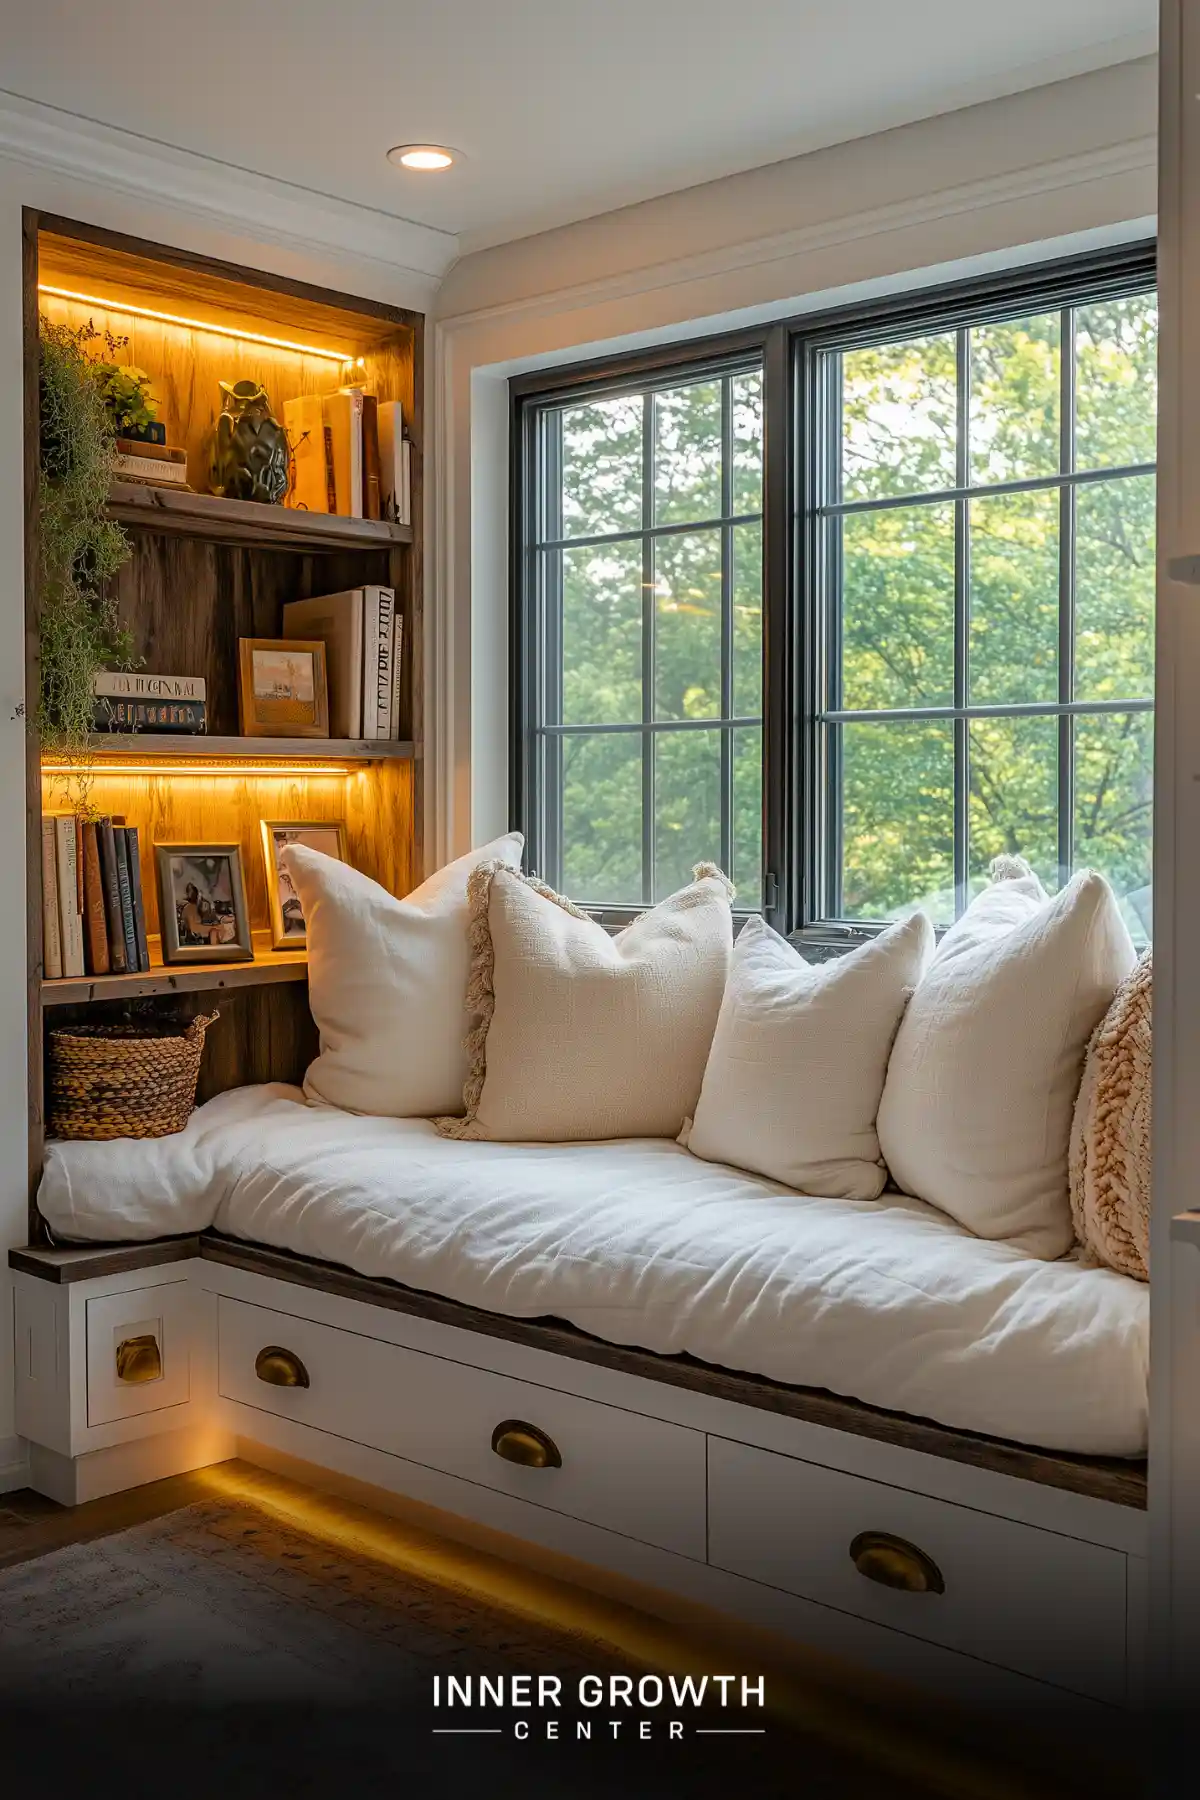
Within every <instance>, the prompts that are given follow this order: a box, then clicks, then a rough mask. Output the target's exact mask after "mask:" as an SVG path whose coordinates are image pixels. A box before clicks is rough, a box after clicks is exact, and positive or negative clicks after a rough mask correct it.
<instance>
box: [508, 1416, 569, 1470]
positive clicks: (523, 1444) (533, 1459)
mask: <svg viewBox="0 0 1200 1800" xmlns="http://www.w3.org/2000/svg"><path fill="white" fill-rule="evenodd" d="M492 1449H493V1450H494V1451H495V1452H496V1455H497V1456H502V1457H503V1458H504V1460H505V1462H511V1463H520V1464H521V1467H522V1468H525V1469H561V1468H562V1456H561V1454H560V1452H559V1448H558V1445H557V1444H556V1443H555V1441H554V1439H553V1438H552V1437H549V1436H548V1435H547V1434H546V1432H544V1431H539V1430H538V1428H537V1426H536V1425H527V1424H526V1423H525V1420H524V1419H502V1420H501V1422H500V1424H499V1425H497V1427H496V1429H495V1431H493V1433H492Z"/></svg>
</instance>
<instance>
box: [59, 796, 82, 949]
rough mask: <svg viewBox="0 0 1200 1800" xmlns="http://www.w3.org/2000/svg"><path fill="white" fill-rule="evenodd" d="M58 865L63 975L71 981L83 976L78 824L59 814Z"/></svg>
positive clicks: (64, 814)
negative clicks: (77, 976) (76, 839)
mask: <svg viewBox="0 0 1200 1800" xmlns="http://www.w3.org/2000/svg"><path fill="white" fill-rule="evenodd" d="M54 833H55V839H54V841H55V850H56V853H57V862H58V925H59V931H60V934H61V937H62V971H63V974H64V975H66V976H68V977H70V976H72V975H82V974H83V919H82V917H81V915H80V911H79V852H78V849H77V847H76V843H75V820H74V818H73V817H72V816H71V815H70V814H69V813H59V814H57V815H56V817H55V820H54Z"/></svg>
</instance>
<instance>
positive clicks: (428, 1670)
mask: <svg viewBox="0 0 1200 1800" xmlns="http://www.w3.org/2000/svg"><path fill="white" fill-rule="evenodd" d="M643 1672H644V1671H642V1670H640V1669H638V1668H636V1667H635V1666H634V1665H632V1664H631V1663H629V1662H628V1661H626V1660H623V1659H622V1656H621V1654H620V1652H618V1651H616V1650H615V1649H614V1647H613V1646H612V1645H611V1644H607V1643H600V1642H597V1641H594V1640H592V1639H590V1638H586V1637H583V1636H580V1635H573V1634H571V1633H569V1632H566V1631H559V1630H542V1629H540V1628H538V1627H536V1626H535V1625H531V1624H530V1622H529V1621H527V1620H525V1619H522V1618H517V1617H514V1616H510V1615H508V1614H506V1613H504V1612H502V1611H500V1610H498V1609H495V1608H493V1607H490V1606H489V1605H488V1604H487V1603H485V1602H481V1601H480V1599H479V1598H478V1597H476V1596H474V1595H472V1594H471V1593H469V1592H466V1591H462V1590H458V1589H456V1588H453V1587H450V1586H447V1585H442V1584H440V1583H437V1582H434V1581H425V1580H422V1579H421V1578H420V1577H418V1576H415V1575H412V1574H409V1573H407V1572H404V1573H399V1572H397V1571H396V1570H394V1569H391V1568H388V1567H386V1566H384V1565H382V1564H380V1563H378V1562H375V1561H374V1560H371V1559H368V1558H367V1557H365V1556H360V1555H358V1554H357V1553H356V1552H355V1551H354V1550H353V1549H352V1548H348V1547H346V1546H345V1545H343V1544H340V1543H338V1542H335V1541H331V1540H330V1539H327V1538H325V1537H322V1536H317V1535H310V1534H308V1533H306V1532H304V1531H301V1530H298V1529H294V1528H293V1527H292V1526H290V1525H288V1524H281V1523H280V1522H279V1521H278V1520H277V1519H276V1518H275V1517H273V1516H272V1515H271V1514H270V1513H269V1512H267V1511H266V1510H263V1509H260V1508H259V1507H257V1506H255V1505H254V1504H252V1503H250V1502H246V1501H242V1500H237V1501H228V1500H223V1499H222V1500H211V1501H202V1502H200V1503H197V1504H194V1505H189V1506H186V1507H184V1508H182V1509H181V1510H179V1511H177V1512H174V1513H170V1514H168V1515H166V1516H165V1517H162V1518H159V1519H155V1520H153V1521H151V1522H150V1523H147V1524H143V1525H138V1526H135V1527H133V1528H131V1529H129V1530H125V1531H120V1532H117V1533H115V1534H114V1535H112V1536H110V1537H106V1538H100V1539H96V1540H93V1541H92V1542H89V1543H80V1544H75V1545H72V1546H71V1547H69V1548H66V1549H60V1550H55V1551H53V1552H51V1553H49V1554H47V1555H44V1556H41V1557H38V1558H36V1559H34V1560H32V1561H29V1562H25V1563H21V1564H18V1565H16V1566H15V1567H13V1568H10V1569H8V1570H7V1571H5V1572H3V1573H0V1753H3V1754H4V1755H7V1756H11V1755H12V1754H14V1753H16V1754H18V1755H19V1759H20V1765H21V1766H24V1767H26V1768H28V1769H29V1771H30V1772H31V1773H32V1772H33V1771H34V1770H35V1769H36V1777H37V1781H36V1788H37V1791H38V1792H39V1793H44V1794H47V1795H55V1794H58V1793H65V1792H67V1791H68V1787H67V1784H68V1783H71V1784H75V1783H81V1784H86V1786H81V1788H80V1789H79V1791H85V1792H86V1791H95V1789H96V1786H97V1784H98V1783H99V1784H100V1786H101V1788H102V1791H104V1792H106V1793H107V1792H113V1793H117V1792H120V1793H121V1794H122V1795H124V1796H130V1795H140V1794H142V1793H145V1794H147V1795H151V1794H153V1795H154V1796H156V1800H162V1796H164V1795H166V1796H172V1797H174V1796H178V1795H190V1794H192V1793H196V1794H200V1793H203V1794H205V1795H206V1796H212V1795H214V1792H215V1794H216V1796H217V1800H224V1796H226V1795H229V1794H232V1793H238V1794H241V1793H246V1794H253V1795H256V1796H263V1797H270V1796H274V1795H276V1794H278V1795H281V1796H282V1795H287V1796H289V1797H291V1796H295V1795H307V1794H310V1793H311V1794H321V1795H328V1794H329V1792H330V1786H331V1784H336V1786H337V1789H338V1791H339V1792H341V1791H344V1792H346V1793H348V1794H351V1795H353V1796H355V1797H356V1800H357V1797H358V1796H372V1797H373V1796H375V1795H380V1796H384V1795H386V1796H389V1797H391V1796H398V1795H400V1794H402V1793H403V1794H413V1795H421V1796H424V1795H442V1794H446V1795H451V1794H453V1795H456V1796H457V1795H458V1794H460V1793H461V1792H462V1791H463V1789H464V1788H465V1787H466V1786H468V1785H469V1786H472V1787H473V1786H475V1785H477V1784H478V1783H480V1782H486V1784H487V1792H488V1795H489V1800H490V1797H491V1796H496V1795H506V1794H509V1793H511V1794H513V1795H516V1794H518V1793H519V1794H522V1795H528V1793H529V1791H530V1788H531V1787H532V1786H535V1785H536V1788H537V1790H538V1793H539V1800H541V1797H542V1796H545V1797H547V1800H557V1797H558V1796H563V1797H564V1800H565V1797H566V1796H570V1797H571V1800H590V1797H591V1796H593V1795H595V1796H600V1795H604V1796H610V1795H616V1794H620V1795H621V1796H626V1795H642V1794H646V1795H657V1796H662V1797H663V1800H674V1796H676V1795H679V1796H688V1795H693V1794H695V1795H705V1794H713V1795H716V1794H720V1795H721V1796H722V1800H728V1794H729V1790H730V1786H731V1784H734V1785H737V1786H740V1787H743V1788H744V1789H745V1790H746V1791H748V1792H752V1793H754V1794H755V1795H764V1796H766V1795H774V1794H780V1795H783V1794H785V1793H786V1794H788V1795H789V1797H794V1796H795V1794H796V1793H797V1791H803V1793H804V1794H805V1795H806V1796H809V1797H812V1800H818V1797H820V1800H823V1797H824V1796H827V1795H828V1796H834V1795H837V1796H839V1800H856V1797H857V1796H860V1795H861V1796H863V1797H864V1800H865V1797H866V1796H868V1795H869V1796H872V1797H874V1796H892V1795H895V1796H897V1797H899V1796H901V1795H907V1796H910V1797H912V1800H915V1796H912V1790H908V1789H903V1788H901V1787H899V1786H897V1785H895V1784H893V1783H892V1782H890V1781H888V1780H886V1779H885V1778H883V1777H880V1776H879V1775H877V1774H874V1773H871V1772H864V1771H863V1770H862V1769H860V1768H858V1767H855V1766H852V1765H848V1764H847V1763H846V1761H845V1760H844V1759H842V1758H839V1757H838V1756H836V1755H834V1754H833V1753H831V1752H830V1751H828V1750H827V1749H826V1748H825V1747H824V1746H822V1745H819V1744H815V1743H809V1742H808V1741H806V1740H803V1739H800V1738H798V1737H797V1735H796V1734H794V1733H791V1732H788V1731H786V1729H785V1728H783V1727H781V1726H776V1725H774V1724H770V1723H768V1728H767V1730H766V1731H765V1732H764V1733H763V1735H746V1736H733V1735H726V1734H725V1733H724V1732H722V1733H721V1735H697V1730H698V1728H704V1729H706V1730H707V1729H712V1728H718V1727H720V1726H721V1725H722V1724H724V1725H725V1726H729V1725H735V1724H746V1725H749V1724H753V1725H755V1726H759V1727H761V1726H762V1724H763V1720H762V1718H761V1716H759V1717H755V1718H753V1719H751V1718H749V1717H747V1716H746V1715H741V1714H739V1715H737V1716H736V1717H733V1718H731V1717H730V1716H729V1715H728V1714H724V1715H717V1714H709V1712H708V1710H707V1709H703V1710H702V1712H701V1713H699V1714H698V1713H696V1712H695V1711H693V1710H691V1709H683V1710H680V1709H676V1708H673V1707H671V1706H669V1705H668V1706H666V1707H657V1708H653V1709H647V1708H642V1707H638V1706H637V1705H636V1704H635V1706H634V1707H633V1708H632V1709H631V1710H630V1709H623V1708H621V1707H617V1708H615V1709H614V1708H611V1707H609V1706H603V1707H600V1708H598V1709H592V1710H591V1711H590V1713H589V1715H588V1716H589V1718H590V1721H591V1725H592V1737H591V1738H590V1739H580V1738H579V1737H577V1736H576V1735H575V1728H574V1727H575V1720H576V1719H577V1718H578V1717H579V1716H580V1711H579V1708H578V1707H577V1706H576V1705H575V1704H574V1695H575V1693H576V1692H577V1688H578V1682H579V1678H580V1677H581V1676H586V1675H592V1676H595V1675H600V1676H602V1677H603V1678H604V1680H605V1681H606V1682H607V1680H608V1677H609V1676H610V1675H612V1674H622V1673H628V1674H632V1675H633V1676H634V1678H635V1680H636V1678H637V1676H638V1675H640V1674H641V1673H643ZM481 1675H488V1676H491V1677H493V1678H495V1677H497V1676H504V1677H506V1678H510V1677H511V1676H513V1675H530V1676H532V1677H533V1678H534V1681H533V1684H532V1685H533V1688H534V1690H536V1685H537V1678H538V1677H539V1676H547V1677H558V1678H560V1679H561V1681H562V1684H563V1686H562V1692H563V1695H564V1696H566V1697H569V1698H565V1699H564V1703H563V1707H562V1710H561V1712H560V1713H559V1714H558V1718H559V1732H560V1735H559V1736H558V1738H557V1739H555V1740H553V1741H551V1740H548V1739H547V1737H546V1735H545V1719H546V1716H547V1715H546V1714H544V1713H539V1712H537V1711H536V1710H533V1711H530V1712H522V1711H521V1710H520V1709H516V1710H514V1709H512V1708H505V1709H503V1710H501V1711H496V1710H495V1709H493V1710H492V1711H490V1712H484V1711H481V1710H479V1709H478V1708H475V1709H472V1710H471V1711H470V1712H468V1713H466V1714H465V1715H464V1714H462V1713H455V1714H453V1715H451V1714H447V1713H446V1712H445V1711H444V1710H438V1709H435V1707H434V1705H433V1693H434V1681H435V1677H436V1678H440V1680H441V1684H442V1686H441V1692H442V1693H445V1692H446V1679H447V1678H448V1677H449V1676H458V1677H459V1678H460V1680H461V1679H463V1678H465V1677H466V1676H470V1677H472V1678H473V1679H474V1681H475V1682H476V1684H477V1683H478V1681H479V1678H480V1676H481ZM477 1691H478V1690H477V1689H476V1692H477ZM614 1712H615V1713H619V1714H621V1728H620V1732H619V1733H618V1734H617V1736H616V1738H614V1737H613V1736H612V1735H610V1719H611V1718H612V1717H613V1716H614ZM668 1716H680V1717H683V1718H685V1729H684V1734H683V1739H682V1741H668V1737H667V1732H668V1727H667V1719H668ZM641 1718H649V1719H650V1721H651V1732H650V1735H649V1737H648V1738H646V1737H644V1736H643V1735H642V1734H641V1732H640V1728H639V1720H640V1719H641ZM522 1719H525V1720H528V1721H529V1722H530V1729H529V1735H528V1736H527V1737H521V1736H518V1735H517V1724H518V1721H520V1720H522ZM449 1725H454V1726H460V1727H463V1728H468V1729H464V1731H463V1734H462V1735H457V1734H456V1735H447V1734H446V1729H445V1728H446V1727H447V1726H449ZM33 1746H36V1759H35V1760H34V1761H31V1760H30V1757H31V1750H32V1747H33ZM13 1766H14V1764H13V1763H12V1762H11V1761H7V1762H6V1761H4V1760H3V1758H2V1756H0V1767H8V1768H10V1769H11V1768H12V1767H13ZM118 1780H119V1782H120V1786H119V1787H118V1785H117V1782H118ZM14 1791H15V1790H14ZM30 1791H32V1790H30Z"/></svg>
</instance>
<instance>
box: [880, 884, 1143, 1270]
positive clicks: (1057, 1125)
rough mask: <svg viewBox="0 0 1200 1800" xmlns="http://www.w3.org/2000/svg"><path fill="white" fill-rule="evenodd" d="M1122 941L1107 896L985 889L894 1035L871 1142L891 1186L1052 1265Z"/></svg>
mask: <svg viewBox="0 0 1200 1800" xmlns="http://www.w3.org/2000/svg"><path fill="white" fill-rule="evenodd" d="M1134 961H1135V956H1134V949H1133V945H1132V943H1131V942H1130V938H1129V933H1128V931H1127V930H1126V929H1125V924H1124V921H1123V920H1122V918H1121V913H1120V909H1119V907H1118V906H1117V902H1116V900H1115V898H1114V897H1113V893H1112V889H1111V888H1110V887H1109V885H1108V883H1107V882H1106V881H1105V880H1104V879H1103V877H1102V876H1100V875H1095V874H1092V873H1090V872H1085V873H1082V874H1079V875H1076V876H1075V877H1074V878H1073V879H1072V880H1071V881H1069V882H1068V883H1067V885H1066V887H1064V888H1063V889H1062V891H1061V892H1060V893H1058V894H1056V895H1055V896H1054V898H1053V899H1052V900H1048V899H1047V898H1046V895H1045V892H1044V890H1043V889H1042V886H1041V883H1040V882H1039V881H1038V879H1037V877H1036V876H1035V875H1032V874H1030V873H1026V874H1025V875H1024V876H1023V877H1021V878H1019V879H1008V880H999V881H997V882H995V883H994V884H993V885H992V886H991V887H989V888H986V889H985V890H984V892H983V893H982V894H980V896H979V898H978V899H977V900H975V901H974V902H973V903H972V905H971V906H969V907H968V908H967V911H966V912H965V913H964V914H963V916H962V918H961V919H959V921H958V922H957V924H955V925H953V926H952V927H951V928H950V930H949V931H948V932H947V933H946V935H945V937H944V938H943V939H942V941H941V943H940V945H939V946H938V949H937V953H936V955H935V956H934V958H933V961H932V962H931V963H930V965H929V968H928V971H927V972H926V974H925V977H924V979H923V980H922V981H921V982H920V983H919V985H918V987H917V990H916V992H915V993H914V995H913V997H912V999H911V1000H910V1002H909V1005H908V1011H907V1012H906V1013H905V1015H904V1019H903V1022H902V1023H901V1026H900V1029H899V1031H898V1032H897V1034H896V1043H895V1046H894V1048H893V1050H892V1055H891V1061H890V1062H889V1063H888V1072H887V1081H886V1082H885V1084H884V1089H883V1099H882V1101H881V1103H880V1107H879V1143H880V1147H881V1149H882V1150H883V1155H884V1159H885V1161H886V1162H887V1165H888V1168H889V1169H890V1170H891V1172H892V1175H893V1177H894V1178H895V1180H896V1182H897V1184H898V1186H900V1187H901V1188H903V1190H904V1191H905V1193H909V1194H915V1195H917V1196H918V1197H919V1198H920V1199H922V1200H927V1201H928V1202H929V1203H930V1205H932V1206H937V1207H940V1208H941V1210H942V1211H943V1212H946V1213H949V1214H950V1216H951V1217H952V1218H955V1219H957V1220H958V1221H959V1223H960V1224H962V1225H965V1226H966V1227H967V1229H968V1230H969V1231H973V1232H975V1234H976V1235H977V1236H978V1237H983V1238H1007V1239H1009V1240H1010V1241H1011V1242H1013V1243H1014V1244H1016V1245H1017V1246H1018V1247H1019V1248H1020V1249H1022V1250H1024V1251H1026V1252H1027V1253H1028V1254H1029V1255H1031V1256H1041V1257H1046V1258H1051V1257H1056V1256H1062V1255H1063V1254H1064V1252H1065V1251H1067V1250H1069V1249H1070V1247H1071V1244H1072V1242H1073V1238H1074V1233H1073V1231H1072V1227H1071V1203H1070V1197H1069V1194H1068V1191H1067V1146H1068V1142H1069V1139H1070V1134H1071V1114H1072V1110H1073V1108H1074V1104H1075V1096H1076V1094H1077V1093H1078V1090H1079V1078H1080V1075H1081V1073H1082V1070H1083V1056H1084V1049H1085V1046H1086V1044H1087V1041H1088V1038H1089V1037H1090V1036H1091V1034H1092V1032H1093V1031H1094V1030H1095V1028H1096V1026H1097V1024H1098V1023H1099V1021H1100V1020H1101V1019H1102V1018H1103V1017H1104V1013H1105V1011H1106V1009H1107V1007H1108V1006H1109V1004H1110V1002H1111V1000H1112V997H1113V995H1114V993H1115V992H1116V990H1117V987H1118V986H1119V984H1120V983H1121V982H1122V981H1123V980H1124V979H1125V977H1126V975H1128V974H1129V972H1130V970H1131V969H1132V968H1133V965H1134Z"/></svg>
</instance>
